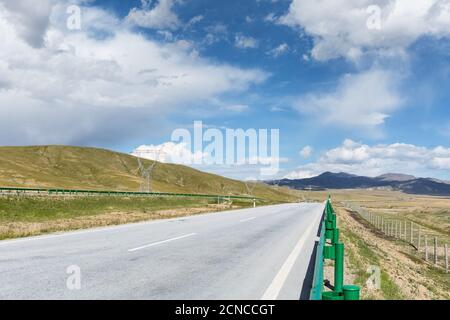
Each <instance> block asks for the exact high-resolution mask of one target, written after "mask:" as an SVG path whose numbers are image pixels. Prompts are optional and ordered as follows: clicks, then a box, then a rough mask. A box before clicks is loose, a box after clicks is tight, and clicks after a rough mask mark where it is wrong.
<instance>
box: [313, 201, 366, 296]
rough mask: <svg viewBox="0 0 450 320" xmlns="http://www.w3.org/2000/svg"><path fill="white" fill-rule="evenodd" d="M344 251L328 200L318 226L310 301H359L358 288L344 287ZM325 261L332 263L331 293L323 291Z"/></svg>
mask: <svg viewBox="0 0 450 320" xmlns="http://www.w3.org/2000/svg"><path fill="white" fill-rule="evenodd" d="M344 251H345V246H344V244H343V243H342V242H341V241H340V240H339V228H337V219H336V213H335V212H334V209H333V206H332V205H331V199H330V198H329V199H328V200H327V202H326V205H325V210H324V214H323V218H322V221H321V225H320V239H319V241H318V243H317V247H316V259H315V268H314V278H313V285H312V289H311V293H310V299H311V300H359V296H360V288H359V287H358V286H355V285H344ZM326 260H332V261H334V284H333V290H332V291H325V290H324V270H323V269H324V264H325V261H326Z"/></svg>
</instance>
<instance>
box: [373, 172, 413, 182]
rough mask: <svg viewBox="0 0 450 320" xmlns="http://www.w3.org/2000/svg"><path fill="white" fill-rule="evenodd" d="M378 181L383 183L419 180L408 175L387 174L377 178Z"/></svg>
mask: <svg viewBox="0 0 450 320" xmlns="http://www.w3.org/2000/svg"><path fill="white" fill-rule="evenodd" d="M376 179H378V180H382V181H410V180H414V179H417V178H416V177H414V176H411V175H408V174H401V173H386V174H383V175H381V176H378V177H376Z"/></svg>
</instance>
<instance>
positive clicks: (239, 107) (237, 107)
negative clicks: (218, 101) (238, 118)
mask: <svg viewBox="0 0 450 320" xmlns="http://www.w3.org/2000/svg"><path fill="white" fill-rule="evenodd" d="M249 108H250V107H249V106H248V105H246V104H232V105H227V106H224V107H222V109H223V110H225V111H229V112H233V113H242V112H245V111H247V110H248V109H249Z"/></svg>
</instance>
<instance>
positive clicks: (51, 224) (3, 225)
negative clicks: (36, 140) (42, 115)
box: [0, 146, 299, 239]
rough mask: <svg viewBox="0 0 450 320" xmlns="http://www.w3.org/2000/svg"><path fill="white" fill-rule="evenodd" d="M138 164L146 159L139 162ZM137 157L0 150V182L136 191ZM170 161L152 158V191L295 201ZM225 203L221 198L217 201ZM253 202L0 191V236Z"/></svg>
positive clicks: (279, 191)
mask: <svg viewBox="0 0 450 320" xmlns="http://www.w3.org/2000/svg"><path fill="white" fill-rule="evenodd" d="M142 163H143V164H144V166H146V167H147V166H149V165H151V164H152V163H154V162H153V161H150V160H142ZM141 181H142V179H141V172H140V171H139V166H138V161H137V158H135V157H133V156H130V155H127V154H123V153H117V152H112V151H108V150H104V149H96V148H82V147H66V146H36V147H0V186H2V187H30V188H64V189H86V190H112V191H139V189H140V185H141ZM250 188H252V189H253V191H252V192H251V194H248V193H249V191H248V189H247V186H246V185H245V183H243V182H241V181H237V180H232V179H227V178H224V177H221V176H217V175H213V174H208V173H204V172H201V171H198V170H194V169H192V168H189V167H186V166H180V165H174V164H163V163H158V164H157V165H156V167H155V170H154V174H153V177H152V190H153V191H159V192H171V193H197V194H214V195H225V196H227V195H238V196H243V195H244V196H245V195H247V196H255V197H257V198H260V199H263V200H261V201H259V200H258V205H263V204H270V203H280V202H291V201H297V200H298V199H299V198H298V195H299V193H298V192H296V191H293V190H289V189H287V188H278V187H271V186H267V185H265V184H261V183H258V184H255V185H251V187H250ZM223 201H225V200H222V202H223ZM252 205H253V201H248V200H247V201H246V200H241V201H237V200H233V201H232V202H230V201H225V203H220V204H218V203H217V199H209V200H208V199H203V198H176V197H165V198H158V197H150V198H148V197H142V198H139V197H130V198H127V197H106V196H104V197H70V196H66V197H55V196H32V197H31V196H8V195H0V239H7V238H15V237H23V236H30V235H39V234H43V233H48V232H54V231H66V230H74V229H82V228H90V227H98V226H105V225H112V224H121V223H129V222H136V221H145V220H152V219H161V218H170V217H180V216H186V215H192V214H198V213H204V212H214V211H218V210H229V209H236V208H243V207H248V206H252Z"/></svg>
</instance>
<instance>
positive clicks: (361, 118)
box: [294, 69, 403, 129]
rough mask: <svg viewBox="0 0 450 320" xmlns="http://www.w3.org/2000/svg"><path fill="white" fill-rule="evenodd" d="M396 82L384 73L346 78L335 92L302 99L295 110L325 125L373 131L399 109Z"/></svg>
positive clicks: (298, 100) (302, 97)
mask: <svg viewBox="0 0 450 320" xmlns="http://www.w3.org/2000/svg"><path fill="white" fill-rule="evenodd" d="M397 81H398V80H397V78H396V76H395V75H393V74H392V73H390V72H389V71H385V70H376V69H372V70H369V71H366V72H363V73H360V74H349V75H345V76H344V77H342V78H341V79H340V80H339V83H338V85H337V87H336V88H335V89H334V90H332V91H329V92H325V93H318V94H316V93H311V94H307V95H304V96H301V97H299V98H298V99H297V100H296V101H295V102H294V108H295V109H296V110H297V111H299V112H300V113H302V114H306V115H311V116H314V117H316V118H317V119H318V120H319V121H322V122H323V123H324V124H326V125H330V124H331V125H337V126H345V127H355V126H356V127H364V128H366V129H367V128H369V129H373V128H375V127H376V126H378V125H381V124H383V123H384V122H385V120H386V118H388V117H389V115H390V113H391V112H393V111H395V110H396V109H398V108H399V107H401V106H402V102H403V100H402V98H401V96H400V94H399V93H398V92H397V87H398V84H397Z"/></svg>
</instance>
